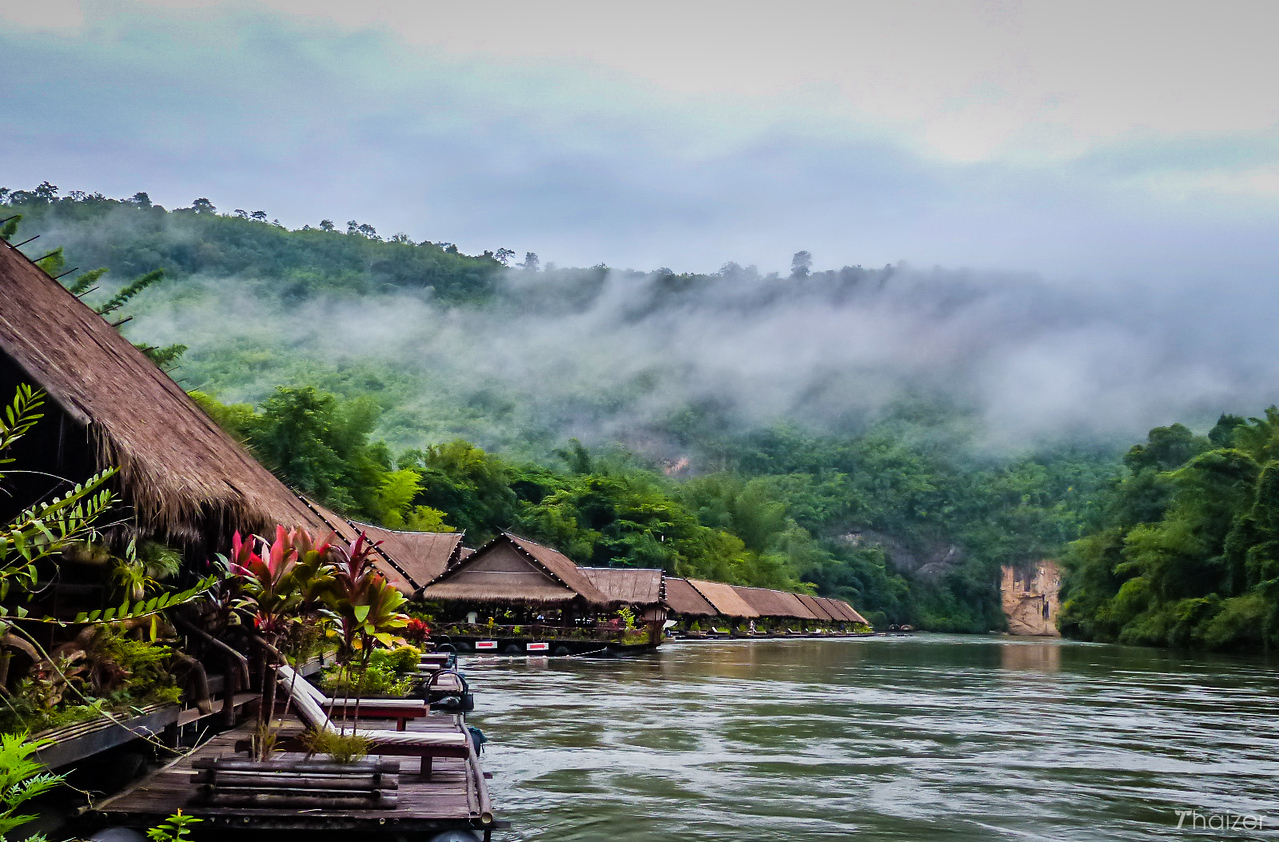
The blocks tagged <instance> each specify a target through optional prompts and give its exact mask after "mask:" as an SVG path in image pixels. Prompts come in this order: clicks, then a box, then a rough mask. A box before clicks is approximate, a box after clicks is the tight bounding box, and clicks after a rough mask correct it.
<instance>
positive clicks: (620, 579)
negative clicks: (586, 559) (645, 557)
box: [578, 567, 663, 606]
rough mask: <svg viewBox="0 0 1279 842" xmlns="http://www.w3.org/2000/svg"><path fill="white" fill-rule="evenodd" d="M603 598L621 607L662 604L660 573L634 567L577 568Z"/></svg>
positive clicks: (655, 570) (656, 570) (659, 571)
mask: <svg viewBox="0 0 1279 842" xmlns="http://www.w3.org/2000/svg"><path fill="white" fill-rule="evenodd" d="M578 569H579V570H581V571H582V572H583V573H585V574H586V578H588V579H590V580H591V584H592V585H594V586H595V587H597V588H599V590H600V592H601V593H602V594H604V596H606V597H608V598H609V599H610V600H613V601H614V602H618V603H621V604H623V605H641V606H648V605H658V604H660V603H661V602H662V593H663V588H662V578H663V577H662V571H661V570H658V569H648V568H635V567H579V568H578Z"/></svg>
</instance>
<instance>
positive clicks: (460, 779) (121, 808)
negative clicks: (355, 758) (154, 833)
mask: <svg viewBox="0 0 1279 842" xmlns="http://www.w3.org/2000/svg"><path fill="white" fill-rule="evenodd" d="M464 727H465V726H464V725H463V724H462V723H461V721H460V720H459V719H458V717H455V716H452V715H441V714H432V715H431V716H428V717H425V718H422V719H417V720H414V721H413V722H412V724H411V726H410V728H409V730H410V731H431V730H457V729H459V728H464ZM300 731H301V728H300V725H299V724H298V723H296V721H294V722H286V725H285V728H284V731H283V733H282V735H281V736H282V737H286V738H287V737H289V736H291V735H296V734H298V733H300ZM251 732H252V725H251V724H249V725H244V726H241V727H239V728H236V729H234V730H231V731H225V732H223V733H222V734H219V735H218V736H216V737H214V738H213V739H211V740H209V741H208V742H206V743H204V744H203V745H201V746H200V747H198V748H196V749H195V750H194V751H192V752H191V753H190V754H188V755H186V756H184V757H182V758H179V759H178V760H176V761H174V762H173V763H170V764H169V765H168V766H165V767H164V768H162V769H160V770H159V771H157V772H155V773H153V774H151V775H148V776H147V777H145V778H143V779H142V780H141V781H139V782H138V783H136V784H134V785H132V786H131V787H129V788H128V789H126V790H124V791H123V792H121V793H119V794H118V795H114V796H112V797H110V798H108V799H106V800H104V801H101V802H99V803H98V804H95V805H94V807H93V808H92V810H90V811H89V812H88V813H86V814H85V818H86V819H89V820H90V821H91V822H92V823H93V824H97V825H101V826H104V827H110V826H116V825H119V826H125V827H135V828H147V827H154V826H155V825H156V824H158V823H159V822H160V821H162V820H163V819H165V818H166V817H168V816H170V815H172V814H173V813H174V812H175V811H177V810H178V809H181V810H182V812H183V813H184V814H189V815H193V816H199V817H200V818H202V819H204V821H205V822H206V823H205V824H201V825H197V828H196V829H200V830H204V829H207V830H209V831H212V830H213V829H214V828H215V827H223V828H228V829H229V828H232V827H234V828H237V829H244V830H254V831H257V830H281V831H283V830H288V831H326V832H327V831H344V832H349V831H366V832H367V831H377V832H378V833H379V834H381V833H387V834H390V833H426V832H439V831H444V830H455V829H456V830H460V829H466V828H469V829H472V830H478V831H481V832H482V833H483V834H484V838H485V839H486V840H487V839H488V838H489V836H490V834H491V832H492V830H494V829H497V828H501V827H506V826H507V823H506V822H499V821H496V820H495V819H494V818H493V814H492V807H491V805H490V802H489V797H488V788H487V786H486V785H485V775H484V772H483V771H482V770H481V768H480V765H479V761H478V759H477V757H476V756H475V753H474V752H473V751H472V752H471V753H470V756H469V757H466V758H462V757H457V758H452V757H442V758H441V757H437V758H435V760H434V763H433V766H432V770H431V776H430V778H429V779H427V778H422V777H420V776H419V775H418V774H417V772H418V760H417V759H416V758H393V759H397V760H399V761H400V763H401V772H400V780H399V797H398V803H397V804H396V807H395V808H394V809H355V808H346V809H329V808H306V809H302V808H292V809H290V808H282V807H278V806H262V807H222V806H207V805H203V804H200V803H199V802H198V801H197V800H196V799H195V795H196V788H195V785H193V784H192V781H191V776H192V768H191V763H192V761H194V760H195V759H197V758H213V757H219V756H227V757H230V756H233V755H234V754H235V744H236V742H237V741H241V740H247V739H249V737H250V734H251ZM240 756H241V757H243V756H244V755H243V754H241V755H240ZM277 756H278V757H280V758H281V759H284V760H301V759H302V758H303V755H300V754H291V753H283V752H282V753H280V754H278V755H277Z"/></svg>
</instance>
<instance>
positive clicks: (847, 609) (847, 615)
mask: <svg viewBox="0 0 1279 842" xmlns="http://www.w3.org/2000/svg"><path fill="white" fill-rule="evenodd" d="M831 602H833V603H835V605H836V606H838V607H839V609H840V611H842V612H843V613H844V619H846V620H848V622H850V623H861V624H862V625H866V626H869V625H870V623H868V622H867V621H866V618H865V617H863V616H862V615H861V614H858V613H857V611H856V609H854V608H853V606H851V605H849V604H848V603H847V602H844V600H842V599H832V600H831Z"/></svg>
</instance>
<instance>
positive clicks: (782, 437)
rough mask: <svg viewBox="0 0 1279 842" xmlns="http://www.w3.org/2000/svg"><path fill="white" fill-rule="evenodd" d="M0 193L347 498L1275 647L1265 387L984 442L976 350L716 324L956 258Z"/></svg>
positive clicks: (880, 587)
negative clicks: (452, 229) (766, 253)
mask: <svg viewBox="0 0 1279 842" xmlns="http://www.w3.org/2000/svg"><path fill="white" fill-rule="evenodd" d="M0 201H3V203H4V206H3V210H4V211H5V212H4V213H2V214H0V218H4V217H8V219H6V220H5V221H4V222H3V223H0V236H3V237H4V238H5V239H8V240H9V241H10V242H14V243H18V242H22V241H25V240H28V238H30V237H33V236H35V235H39V236H40V239H38V240H35V241H34V242H33V243H30V244H28V245H26V246H24V250H25V251H26V253H28V254H29V255H31V256H32V257H36V258H38V260H39V262H40V265H41V266H42V267H43V268H45V269H46V270H47V271H49V272H50V274H53V275H55V276H57V275H61V276H63V277H62V282H63V283H64V284H65V285H67V286H68V288H70V289H71V290H72V291H73V292H74V293H76V294H77V295H80V296H81V297H83V298H84V299H85V300H86V301H87V302H88V303H90V304H91V305H93V306H95V307H96V308H97V309H98V310H99V312H102V313H103V314H104V315H105V316H106V317H107V318H110V319H111V320H112V321H113V322H115V323H117V324H118V325H119V329H120V330H121V331H122V332H123V333H125V335H127V336H128V337H129V338H130V339H131V340H132V341H133V342H135V343H137V344H138V345H139V347H141V348H143V350H144V351H146V352H147V353H148V354H149V355H150V356H151V357H152V358H153V359H154V360H155V361H156V362H157V363H158V364H160V365H161V366H162V367H163V368H165V369H166V370H168V371H169V372H170V373H171V374H172V376H174V377H175V378H176V379H177V380H178V382H179V383H180V384H181V385H182V386H183V387H184V388H185V389H187V390H188V391H189V392H190V393H191V394H192V395H193V397H194V398H195V399H196V400H197V401H198V402H199V403H200V404H201V405H202V406H203V407H204V408H205V410H206V411H207V412H208V413H209V414H210V416H211V417H213V418H214V419H215V420H216V421H217V422H218V423H220V424H221V425H223V426H224V427H225V428H226V429H227V430H229V431H230V432H231V433H232V434H233V435H235V436H236V437H238V438H239V439H240V440H241V441H243V442H244V443H245V444H246V445H247V446H248V447H249V448H250V449H251V450H252V451H253V452H254V453H255V454H256V455H257V457H258V458H260V459H261V460H262V461H263V462H264V464H266V465H267V466H268V467H269V468H271V469H272V470H273V471H275V472H276V473H277V474H278V475H279V476H280V477H281V478H282V479H284V480H285V481H287V482H288V483H289V484H291V485H292V486H293V487H294V488H296V489H298V490H299V491H302V492H304V493H307V494H310V495H313V496H314V497H316V498H317V499H319V500H321V501H323V502H325V503H326V504H328V505H330V506H333V507H335V508H337V509H338V510H340V511H342V512H344V513H345V514H347V515H350V516H353V517H358V518H361V519H366V520H370V521H374V522H377V523H380V524H383V525H385V526H388V527H391V528H396V529H409V530H423V531H452V530H464V531H465V533H466V536H467V543H468V544H469V545H472V546H476V545H478V544H479V543H482V542H483V541H485V540H487V539H488V538H489V537H490V536H492V535H494V534H495V533H497V532H499V531H502V530H509V531H513V532H517V533H520V534H523V535H526V536H528V537H530V538H533V539H535V540H540V541H543V542H546V543H548V544H551V545H553V546H555V547H557V548H559V549H561V550H563V551H564V552H565V553H566V554H568V555H569V556H570V557H572V558H573V559H574V560H575V561H577V562H579V563H582V564H591V565H600V566H607V565H612V566H637V567H661V568H663V569H665V570H666V571H668V572H670V573H672V574H676V575H681V576H692V577H700V578H709V579H715V580H720V581H726V582H731V583H735V584H745V585H760V586H767V587H775V588H788V589H793V590H799V591H807V592H812V593H817V594H819V595H829V596H836V597H839V598H843V599H847V600H848V601H850V602H851V603H852V604H853V605H854V606H856V607H857V608H858V610H859V611H861V612H862V613H863V614H864V615H865V616H866V617H867V618H868V619H870V620H871V621H872V622H873V623H875V625H876V626H877V627H884V626H887V625H889V624H910V625H913V626H915V627H917V628H922V629H929V630H939V631H960V632H985V631H990V630H999V629H1001V628H1003V627H1004V625H1005V620H1004V617H1003V614H1002V611H1001V608H1000V600H999V593H998V580H999V574H1000V569H1001V566H1003V565H1026V564H1030V563H1033V562H1036V561H1038V560H1040V559H1047V558H1053V559H1060V560H1061V561H1062V563H1063V565H1064V568H1065V582H1064V588H1063V594H1062V596H1063V610H1062V631H1063V633H1065V634H1067V635H1069V636H1075V637H1080V638H1085V639H1092V640H1103V641H1119V642H1125V643H1134V644H1149V645H1166V646H1177V647H1201V648H1212V649H1224V650H1261V649H1266V648H1269V647H1270V646H1271V645H1273V644H1275V643H1279V464H1277V463H1276V459H1279V413H1277V412H1276V411H1275V410H1274V408H1271V409H1270V410H1268V411H1265V412H1263V413H1262V417H1259V418H1245V417H1237V416H1234V415H1229V414H1225V415H1222V416H1221V418H1220V420H1219V421H1218V422H1217V423H1216V425H1215V426H1212V425H1211V419H1209V420H1208V422H1207V423H1206V424H1205V423H1204V420H1203V419H1193V418H1192V419H1182V420H1183V421H1185V423H1186V424H1188V425H1189V426H1183V425H1182V424H1173V425H1172V426H1167V427H1159V428H1156V429H1154V430H1152V431H1151V432H1150V434H1149V437H1148V440H1147V441H1146V442H1144V443H1141V444H1137V445H1135V446H1132V445H1131V443H1130V442H1128V443H1125V442H1121V441H1117V440H1113V439H1110V438H1106V437H1102V436H1087V435H1079V436H1073V437H1060V436H1059V437H1056V438H1054V439H1052V440H1051V441H1049V442H1047V443H1043V442H1040V443H1036V442H1027V443H1020V444H1016V445H1013V446H1007V447H998V446H996V447H992V446H991V442H990V435H989V430H988V429H987V428H986V423H985V421H984V419H983V417H982V415H981V412H980V407H979V406H978V405H977V403H976V402H975V401H973V400H971V399H970V397H969V395H967V394H966V393H965V392H964V391H963V390H962V389H953V388H950V389H948V388H940V387H939V386H938V383H939V382H941V381H959V382H961V383H962V382H964V381H965V378H966V377H971V375H972V372H971V371H967V370H956V369H954V368H948V369H945V370H942V371H939V372H937V373H936V374H935V376H930V375H928V374H921V373H920V371H907V372H903V373H898V372H894V371H893V370H892V369H891V366H879V367H875V366H871V365H867V366H862V367H859V366H856V365H844V366H841V365H829V364H823V363H822V362H821V361H813V362H812V363H811V366H810V368H811V370H812V372H814V373H813V374H811V376H807V377H806V378H799V379H800V380H802V382H796V383H794V384H793V386H794V388H793V390H792V391H789V392H787V391H785V389H783V388H782V387H783V386H785V387H787V388H789V387H790V386H791V385H792V384H791V383H790V381H791V380H795V379H797V378H794V377H791V376H790V373H789V372H786V371H782V372H779V371H773V370H770V368H769V367H770V365H771V364H773V363H774V362H775V359H774V358H770V357H769V356H768V355H767V354H766V353H763V352H760V353H758V354H757V355H755V356H751V355H745V354H744V355H741V358H739V359H724V356H725V355H724V354H723V353H722V351H721V350H720V349H721V348H722V347H723V345H722V343H720V342H718V341H717V340H719V339H720V338H723V337H736V336H740V335H746V336H748V337H749V338H751V339H752V340H754V339H758V340H759V342H758V343H754V344H755V346H756V347H767V346H768V343H769V342H773V341H776V342H780V343H784V342H785V341H786V335H785V334H783V333H781V332H777V331H776V330H775V329H776V328H777V326H778V325H779V324H783V322H779V321H778V319H777V318H776V317H777V316H778V314H787V313H791V312H795V313H798V314H800V315H802V314H803V313H804V312H817V311H819V310H820V311H821V312H837V313H843V314H845V315H846V316H847V317H848V318H850V319H851V318H857V317H859V316H868V315H869V316H871V317H873V315H874V314H876V313H880V312H884V311H885V310H886V308H888V307H889V306H890V305H891V306H898V307H900V306H908V307H910V308H915V310H918V311H919V312H929V313H932V312H935V313H941V314H945V313H947V312H950V311H952V310H953V309H954V308H956V307H962V306H964V304H965V303H966V302H971V301H973V300H976V299H978V298H980V296H981V295H983V294H984V293H983V292H982V291H981V290H979V289H974V288H972V287H971V285H969V284H968V283H967V281H966V280H965V278H964V277H963V276H962V275H959V274H956V275H953V276H940V277H932V278H931V279H927V282H926V283H923V282H921V281H919V279H918V278H915V279H913V280H912V279H911V278H910V277H907V276H903V274H902V273H900V272H899V271H897V270H896V269H895V268H894V267H884V268H882V269H865V268H862V267H859V266H854V267H844V268H842V269H840V270H835V271H814V270H812V268H811V262H812V261H811V257H810V256H808V255H807V253H806V252H800V253H798V254H796V255H795V260H794V262H793V268H792V271H791V273H790V274H789V275H788V276H779V275H777V274H770V275H761V274H760V273H759V272H758V271H756V270H755V269H754V268H753V267H741V266H738V265H736V264H732V263H729V264H726V265H725V266H724V268H723V269H722V270H721V271H720V272H718V273H715V274H681V273H676V272H673V271H671V270H669V269H664V268H663V269H658V270H656V271H650V272H637V271H628V270H614V269H610V268H609V267H606V266H594V267H589V268H584V269H579V268H559V267H555V266H554V265H551V264H546V265H542V263H541V261H540V260H539V259H538V256H537V255H536V254H533V253H531V252H530V253H526V254H525V255H524V258H523V260H522V261H519V262H515V260H516V258H517V255H516V254H515V253H514V252H512V251H511V250H509V249H504V248H499V249H495V250H493V251H485V252H484V253H483V254H480V255H467V254H463V253H461V252H460V251H459V249H458V247H457V246H456V245H453V244H450V243H442V242H441V243H437V242H413V241H412V240H411V239H410V238H408V237H407V236H405V235H402V234H401V235H395V236H393V237H390V238H384V237H382V236H379V234H378V232H377V231H376V230H375V229H374V228H373V227H372V226H370V225H368V224H362V223H359V222H358V221H356V220H351V221H349V222H347V223H346V224H341V225H335V224H334V223H333V222H332V221H329V220H324V221H321V222H319V223H318V225H317V226H316V227H311V226H306V227H304V228H302V229H300V230H287V229H286V228H284V227H283V226H281V225H280V224H278V223H276V222H272V221H269V220H268V219H267V215H266V214H265V213H264V212H262V211H252V212H250V211H246V210H242V209H236V210H234V211H232V212H225V211H222V212H219V210H218V209H217V208H215V207H214V206H213V205H212V203H210V202H209V201H208V200H207V199H199V200H196V201H195V202H194V203H193V205H192V207H190V208H182V209H175V210H166V209H165V208H162V207H159V206H157V205H154V204H153V203H152V202H151V201H150V199H149V198H148V197H147V195H146V194H145V193H138V194H136V195H135V196H133V197H132V198H130V199H126V200H116V199H109V198H106V197H103V196H101V195H99V194H84V193H79V192H71V193H69V194H67V195H60V192H59V190H58V189H57V188H56V187H54V186H53V185H50V184H48V183H47V182H46V183H44V184H41V185H40V186H39V187H37V188H35V189H33V190H9V189H0ZM77 269H78V270H80V271H78V272H77V271H75V270H77ZM89 270H92V271H89ZM100 270H105V272H104V271H100ZM893 296H897V298H893ZM902 301H906V302H907V304H906V305H902V303H901V302H902ZM796 302H807V305H810V306H811V307H813V308H815V309H814V310H810V311H802V310H799V311H795V310H793V308H794V307H795V306H796ZM894 302H896V303H894ZM797 318H798V316H797ZM769 319H772V320H771V321H770V320H769ZM752 331H754V332H753V333H752ZM770 331H772V332H770ZM738 347H739V348H741V347H744V346H738ZM837 362H838V361H837ZM956 365H959V363H957V364H956ZM974 365H976V363H974ZM930 377H931V379H930ZM890 387H891V388H890ZM849 395H854V396H856V397H857V398H858V399H857V400H850V399H849V398H848V396H849ZM1221 409H1222V410H1225V409H1228V408H1226V407H1223V408H1221ZM1262 409H1263V408H1261V407H1258V408H1256V411H1258V412H1261V410H1262ZM1192 427H1198V428H1201V429H1205V430H1207V432H1205V433H1204V434H1202V435H1201V434H1198V433H1196V432H1194V431H1193V429H1192ZM1209 427H1211V429H1208V428H1209Z"/></svg>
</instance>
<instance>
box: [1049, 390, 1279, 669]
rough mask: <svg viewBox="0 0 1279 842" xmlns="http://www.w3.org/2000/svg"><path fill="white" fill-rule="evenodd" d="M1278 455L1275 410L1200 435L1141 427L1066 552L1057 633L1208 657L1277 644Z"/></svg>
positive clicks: (1230, 419) (1278, 414) (1224, 420)
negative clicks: (1139, 437)
mask: <svg viewBox="0 0 1279 842" xmlns="http://www.w3.org/2000/svg"><path fill="white" fill-rule="evenodd" d="M1277 457H1279V410H1276V408H1275V407H1270V408H1269V409H1268V410H1266V414H1265V417H1263V418H1250V419H1247V420H1245V419H1242V418H1237V417H1234V416H1227V415H1223V416H1222V417H1221V419H1220V420H1219V421H1218V423H1217V425H1216V426H1215V427H1214V428H1213V429H1212V430H1211V431H1210V432H1209V433H1208V435H1207V436H1198V435H1195V434H1194V433H1193V432H1191V431H1190V430H1189V429H1188V428H1186V427H1184V426H1182V425H1180V424H1174V425H1172V426H1170V427H1158V428H1156V429H1154V430H1151V431H1150V435H1149V437H1148V439H1147V442H1146V443H1145V444H1140V445H1136V446H1134V447H1133V448H1132V449H1131V450H1130V451H1129V452H1128V454H1127V455H1126V456H1125V457H1124V464H1125V467H1126V468H1127V472H1126V473H1125V475H1124V476H1122V477H1121V478H1119V479H1118V480H1116V481H1115V482H1114V483H1113V484H1112V485H1111V486H1110V487H1109V488H1108V489H1107V491H1106V494H1105V496H1104V505H1103V507H1102V508H1101V510H1100V511H1099V512H1098V515H1097V517H1096V519H1095V521H1094V522H1093V523H1092V524H1090V528H1089V530H1088V531H1087V534H1085V535H1084V536H1083V537H1082V538H1080V539H1079V540H1078V541H1076V542H1074V543H1073V544H1072V545H1071V547H1070V553H1069V555H1068V557H1067V560H1068V563H1069V567H1068V572H1069V576H1068V578H1067V581H1066V590H1065V591H1064V594H1065V596H1066V597H1067V598H1066V601H1065V602H1064V604H1063V607H1062V630H1063V631H1064V632H1065V633H1067V634H1070V635H1072V636H1076V637H1082V638H1087V639H1092V640H1109V641H1120V642H1124V643H1136V644H1152V645H1163V646H1178V647H1203V648H1211V649H1240V650H1252V649H1268V648H1270V647H1272V646H1274V645H1275V644H1276V643H1279V561H1276V560H1277V559H1279V462H1276V461H1275V460H1276V458H1277Z"/></svg>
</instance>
